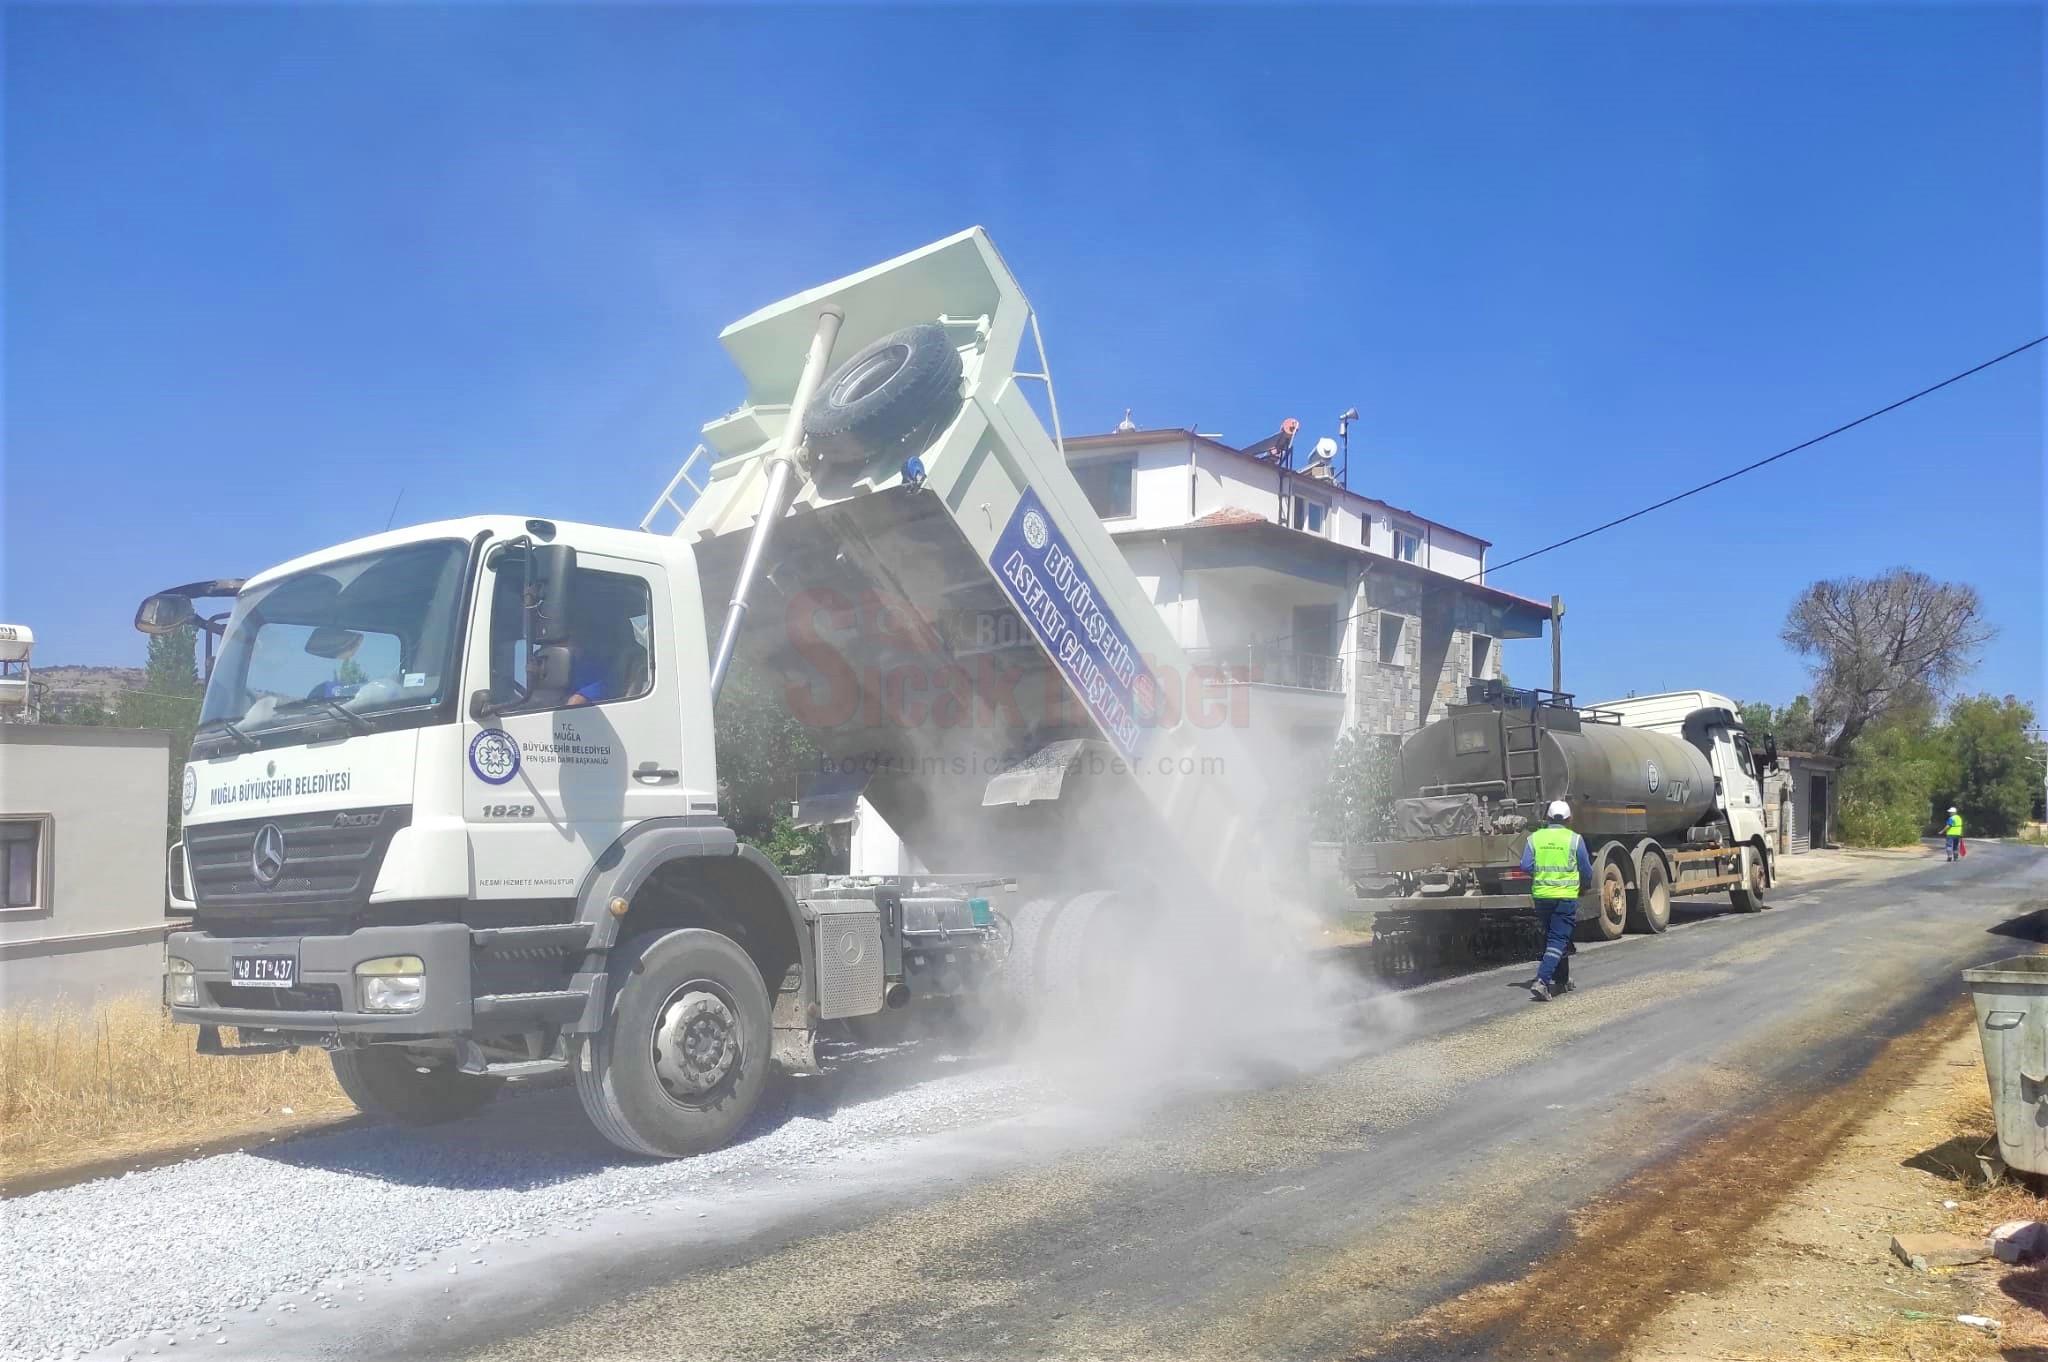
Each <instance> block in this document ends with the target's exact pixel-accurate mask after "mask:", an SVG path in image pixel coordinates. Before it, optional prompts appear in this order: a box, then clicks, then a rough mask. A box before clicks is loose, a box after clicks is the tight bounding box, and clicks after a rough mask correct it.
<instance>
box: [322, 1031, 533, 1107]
mask: <svg viewBox="0 0 2048 1362" xmlns="http://www.w3.org/2000/svg"><path fill="white" fill-rule="evenodd" d="M328 1060H329V1062H330V1063H332V1064H333V1065H334V1081H335V1082H337V1083H339V1084H340V1085H341V1090H342V1091H343V1092H345V1093H347V1094H348V1100H349V1101H351V1102H353V1103H355V1104H356V1110H357V1111H360V1112H362V1113H363V1114H364V1115H366V1116H377V1117H381V1118H383V1119H384V1120H387V1121H397V1122H399V1123H400V1124H402V1125H409V1126H430V1125H438V1124H440V1123H441V1122H443V1121H459V1120H461V1119H462V1118H463V1117H465V1116H473V1115H475V1114H476V1113H477V1112H479V1111H481V1110H483V1108H484V1106H485V1105H486V1104H487V1103H489V1102H490V1100H491V1099H492V1098H494V1097H496V1096H497V1095H498V1089H499V1087H500V1086H502V1085H501V1083H500V1081H499V1080H497V1079H493V1078H484V1077H481V1076H480V1075H477V1074H466V1073H462V1072H461V1071H459V1070H458V1069H456V1067H455V1066H454V1065H453V1064H448V1063H441V1064H422V1063H421V1062H420V1061H419V1060H418V1059H416V1058H414V1057H413V1056H412V1055H409V1054H407V1053H406V1052H405V1050H404V1049H402V1048H401V1047H399V1046H396V1045H365V1046H361V1047H358V1048H356V1049H352V1050H336V1051H333V1052H332V1053H331V1054H329V1055H328Z"/></svg>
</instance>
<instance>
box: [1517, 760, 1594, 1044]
mask: <svg viewBox="0 0 2048 1362" xmlns="http://www.w3.org/2000/svg"><path fill="white" fill-rule="evenodd" d="M1571 816H1572V806H1571V805H1569V804H1567V803H1565V802H1564V801H1563V800H1562V799H1553V800H1552V801H1550V810H1549V821H1548V822H1547V823H1545V824H1544V825H1543V826H1542V827H1540V828H1538V829H1536V831H1534V832H1532V833H1530V834H1529V842H1528V845H1527V846H1525V847H1523V848H1522V873H1523V874H1524V875H1527V876H1528V877H1529V895H1530V897H1532V898H1534V899H1535V900H1536V914H1537V917H1538V919H1539V920H1540V921H1541V922H1542V923H1543V931H1544V940H1543V963H1542V964H1541V965H1539V966H1538V967H1537V969H1536V982H1535V983H1533V984H1530V985H1529V996H1530V997H1531V998H1532V999H1534V1000H1535V1001H1537V1002H1539V1003H1547V1002H1549V1001H1550V1000H1551V999H1552V998H1555V997H1556V996H1557V995H1558V994H1560V993H1569V992H1570V991H1571V988H1572V961H1571V957H1572V955H1573V953H1574V952H1575V951H1576V950H1577V947H1575V946H1573V945H1572V932H1573V930H1574V929H1576V928H1577V927H1578V925H1579V898H1580V896H1582V895H1583V894H1585V893H1586V892H1587V891H1588V890H1590V889H1591V888H1592V887H1593V858H1592V856H1591V855H1590V854H1589V853H1588V852H1587V851H1586V839H1585V838H1583V837H1581V836H1579V834H1577V833H1576V832H1573V831H1572V830H1571V828H1570V827H1568V826H1567V824H1569V823H1570V822H1571Z"/></svg>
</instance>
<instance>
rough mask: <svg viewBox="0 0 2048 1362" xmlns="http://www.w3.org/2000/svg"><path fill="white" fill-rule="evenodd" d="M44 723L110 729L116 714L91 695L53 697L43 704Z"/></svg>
mask: <svg viewBox="0 0 2048 1362" xmlns="http://www.w3.org/2000/svg"><path fill="white" fill-rule="evenodd" d="M43 722H44V723H51V724H78V725H80V726H82V727H86V728H108V727H111V726H112V725H113V722H114V713H113V711H112V710H110V709H108V708H107V707H106V706H105V705H103V704H101V703H100V702H99V701H98V700H95V699H93V698H92V697H91V696H90V695H53V696H51V697H50V698H49V699H48V700H46V701H44V702H43Z"/></svg>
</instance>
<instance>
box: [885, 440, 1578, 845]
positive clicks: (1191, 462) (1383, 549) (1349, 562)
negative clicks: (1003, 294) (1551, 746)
mask: <svg viewBox="0 0 2048 1362" xmlns="http://www.w3.org/2000/svg"><path fill="white" fill-rule="evenodd" d="M1065 447H1066V454H1067V462H1068V466H1069V467H1070V468H1071V469H1072V470H1073V473H1074V477H1075V479H1076V481H1078V482H1079V483H1080V485H1081V489H1082V490H1083V491H1084V492H1085V493H1086V494H1087V496H1088V499H1089V502H1090V503H1091V504H1092V505H1093V506H1094V508H1095V510H1096V513H1097V514H1098V515H1100V516H1101V517H1102V522H1103V525H1104V526H1105V527H1106V528H1107V529H1108V530H1109V532H1110V534H1111V536H1112V537H1113V538H1114V539H1115V540H1116V542H1117V545H1118V547H1120V548H1121V549H1122V550H1123V553H1124V557H1125V560H1126V561H1127V562H1128V563H1129V564H1130V566H1131V568H1132V570H1133V571H1134V572H1135V573H1136V574H1137V576H1138V579H1139V581H1140V582H1141V583H1142V584H1143V586H1144V587H1145V590H1146V591H1147V593H1148V594H1149V595H1150V596H1151V598H1152V601H1153V604H1154V605H1155V606H1156V607H1157V608H1158V610H1159V613H1160V615H1161V617H1162V618H1163V619H1164V620H1165V621H1166V623H1167V625H1168V627H1169V628H1171V629H1172V630H1173V633H1174V637H1175V639H1176V640H1177V641H1178V642H1179V643H1180V645H1181V647H1182V649H1183V650H1184V651H1185V652H1186V653H1187V654H1188V657H1189V660H1190V661H1191V662H1192V663H1194V664H1195V665H1197V666H1208V667H1215V668H1217V669H1218V670H1219V671H1220V672H1221V673H1222V675H1223V676H1224V677H1226V678H1227V679H1228V680H1229V682H1230V685H1231V688H1232V694H1231V701H1232V710H1231V714H1232V722H1235V723H1239V724H1240V725H1241V726H1243V727H1246V728H1248V729H1249V730H1250V731H1251V733H1252V735H1253V737H1252V743H1253V747H1254V749H1255V750H1257V751H1259V752H1261V753H1263V754H1265V755H1266V756H1267V757H1268V758H1269V769H1270V773H1271V774H1273V775H1275V776H1277V777H1278V780H1277V781H1276V782H1275V784H1276V786H1277V787H1278V788H1280V789H1282V790H1284V791H1285V792H1286V798H1287V799H1288V800H1289V807H1287V808H1284V809H1276V810H1275V811H1274V812H1275V821H1276V826H1278V825H1280V824H1283V823H1289V824H1294V825H1296V826H1297V827H1298V828H1299V829H1300V830H1301V832H1302V834H1303V840H1304V841H1305V838H1306V825H1307V804H1308V800H1309V798H1310V797H1311V796H1312V795H1313V793H1314V792H1315V791H1316V790H1317V789H1318V788H1319V787H1320V785H1321V784H1322V782H1323V779H1324V777H1325V775H1326V774H1327V770H1328V760H1329V756H1330V753H1331V749H1332V748H1333V747H1334V745H1335V743H1336V741H1337V739H1338V737H1339V735H1340V734H1342V733H1344V732H1346V731H1347V730H1353V729H1356V730H1358V731H1360V732H1362V733H1367V734H1376V735H1385V736H1390V737H1393V736H1399V735H1402V734H1406V733H1411V732H1413V731H1415V730H1416V729H1418V728H1420V727H1422V726H1423V725H1424V724H1426V723H1428V722H1429V721H1430V720H1431V719H1432V718H1435V717H1437V716H1439V715H1440V714H1441V713H1442V712H1443V709H1444V706H1445V705H1447V704H1449V703H1452V702H1455V701H1458V700H1461V699H1463V698H1464V695H1465V691H1466V687H1467V686H1468V685H1469V684H1470V683H1471V682H1473V681H1475V680H1492V679H1496V678H1498V677H1499V676H1500V674H1501V672H1500V652H1499V650H1500V645H1501V643H1502V642H1503V641H1505V640H1509V639H1523V638H1537V637H1540V636H1541V635H1542V633H1543V628H1544V624H1545V622H1546V621H1547V620H1548V619H1549V618H1550V606H1549V605H1548V603H1547V602H1542V601H1536V600H1531V599H1529V598H1527V597H1523V596H1518V595H1515V594H1513V593H1511V592H1506V591H1501V590H1497V589H1495V588H1494V587H1491V586H1488V585H1487V584H1486V553H1487V549H1488V548H1489V547H1490V546H1489V544H1488V543H1487V541H1486V540H1484V539H1481V538H1479V537H1478V536H1476V535H1473V534H1470V533H1467V532H1465V531H1463V530H1457V529H1453V528H1452V527H1450V526H1449V525H1446V524H1444V523H1443V522H1441V521H1438V520H1434V519H1431V518H1430V517H1428V516H1424V515H1420V514H1417V513H1416V512H1413V511H1409V510H1405V509H1403V508H1401V507H1399V506H1395V505H1393V504H1391V503H1389V502H1387V501H1383V500H1380V499H1378V498H1376V497H1370V496H1365V495H1363V494H1361V493H1358V492H1354V491H1351V490H1349V489H1347V488H1345V487H1342V486H1340V485H1338V484H1337V483H1336V482H1335V481H1334V480H1333V479H1332V478H1331V477H1328V476H1318V475H1315V474H1312V473H1310V472H1309V471H1307V470H1306V469H1305V468H1291V467H1288V466H1287V461H1286V459H1285V457H1284V456H1282V457H1259V456H1258V455H1256V454H1253V453H1247V452H1243V451H1241V450H1239V449H1237V448H1234V447H1233V446H1230V445H1227V444H1224V443H1222V442H1221V441H1219V440H1217V439H1214V438H1212V437H1209V436H1205V435H1200V434H1197V433H1195V432H1194V431H1192V430H1178V429H1167V430H1141V429H1136V428H1134V427H1130V426H1128V425H1126V426H1125V427H1123V428H1119V429H1117V430H1114V431H1111V432H1108V433H1107V434H1102V435H1082V436H1074V437H1070V438H1068V439H1067V440H1066V442H1065ZM1295 457H1296V459H1297V460H1298V458H1299V456H1298V455H1297V456H1295ZM1302 462H1307V461H1302ZM1531 679H1535V678H1531ZM1548 679H1549V678H1548V677H1547V676H1545V677H1543V678H1541V680H1543V681H1547V680H1548ZM852 851H853V855H852V869H853V870H854V871H855V872H856V873H869V874H882V873H893V872H900V871H903V870H910V869H915V866H914V865H912V864H908V863H907V858H906V857H904V856H903V854H902V852H901V849H900V847H899V846H897V844H896V843H895V842H894V839H893V837H892V836H891V835H890V834H889V832H888V830H887V827H886V825H885V824H882V823H881V822H880V820H879V818H878V817H877V816H876V815H875V813H874V811H873V810H872V809H871V808H869V807H868V806H867V805H866V803H865V802H864V801H863V802H862V803H861V805H860V806H859V809H858V814H857V817H856V823H855V828H854V832H853V837H852Z"/></svg>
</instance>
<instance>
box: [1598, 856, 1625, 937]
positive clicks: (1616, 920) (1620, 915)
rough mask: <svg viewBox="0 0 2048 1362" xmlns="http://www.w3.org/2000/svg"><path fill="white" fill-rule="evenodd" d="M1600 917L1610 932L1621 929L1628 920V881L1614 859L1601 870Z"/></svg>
mask: <svg viewBox="0 0 2048 1362" xmlns="http://www.w3.org/2000/svg"><path fill="white" fill-rule="evenodd" d="M1600 917H1601V919H1602V920H1603V921H1604V922H1605V923H1606V924H1607V927H1608V929H1609V931H1610V933H1612V932H1618V931H1620V930H1621V928H1622V926H1623V925H1624V924H1625V923H1626V922H1627V920H1628V882H1627V881H1626V880H1624V879H1623V878H1622V877H1621V867H1620V866H1618V865H1615V864H1614V863H1613V862H1612V861H1610V862H1608V864H1607V868H1606V869H1605V870H1603V871H1601V872H1600Z"/></svg>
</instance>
